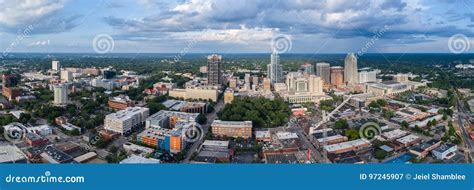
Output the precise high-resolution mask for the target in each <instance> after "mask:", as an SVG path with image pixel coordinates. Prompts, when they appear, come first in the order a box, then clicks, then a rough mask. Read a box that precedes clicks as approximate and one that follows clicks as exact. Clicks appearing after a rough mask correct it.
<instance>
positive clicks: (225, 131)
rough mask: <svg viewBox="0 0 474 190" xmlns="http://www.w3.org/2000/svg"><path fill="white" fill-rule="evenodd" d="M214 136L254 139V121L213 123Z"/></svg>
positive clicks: (218, 121) (215, 121)
mask: <svg viewBox="0 0 474 190" xmlns="http://www.w3.org/2000/svg"><path fill="white" fill-rule="evenodd" d="M211 127H212V134H213V135H214V136H224V137H234V138H238V137H241V138H245V139H247V138H252V121H221V120H214V121H213V122H212V125H211Z"/></svg>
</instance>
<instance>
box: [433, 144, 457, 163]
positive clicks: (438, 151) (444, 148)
mask: <svg viewBox="0 0 474 190" xmlns="http://www.w3.org/2000/svg"><path fill="white" fill-rule="evenodd" d="M457 150H458V146H456V145H453V144H443V145H441V146H439V147H438V148H435V149H434V150H432V151H431V153H433V155H434V156H435V157H436V158H437V159H440V160H446V159H450V158H452V157H453V156H454V155H456V151H457Z"/></svg>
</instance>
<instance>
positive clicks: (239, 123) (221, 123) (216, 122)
mask: <svg viewBox="0 0 474 190" xmlns="http://www.w3.org/2000/svg"><path fill="white" fill-rule="evenodd" d="M211 126H212V127H215V126H219V127H250V128H251V127H252V121H221V120H214V121H213V122H212V125H211Z"/></svg>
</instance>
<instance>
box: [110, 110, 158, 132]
mask: <svg viewBox="0 0 474 190" xmlns="http://www.w3.org/2000/svg"><path fill="white" fill-rule="evenodd" d="M148 115H149V109H148V108H143V107H128V108H127V109H125V110H120V111H118V112H116V113H111V114H109V115H107V116H105V121H104V128H105V129H106V130H108V131H112V132H115V133H119V134H122V135H123V134H127V133H129V132H130V131H131V130H132V128H134V127H136V126H138V125H140V124H142V123H144V122H145V119H146V118H147V117H148Z"/></svg>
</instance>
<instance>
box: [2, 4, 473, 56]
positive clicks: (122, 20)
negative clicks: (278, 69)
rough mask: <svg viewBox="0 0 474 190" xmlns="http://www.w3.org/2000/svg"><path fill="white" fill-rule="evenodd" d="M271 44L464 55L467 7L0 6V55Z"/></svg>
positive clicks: (238, 48) (261, 48)
mask: <svg viewBox="0 0 474 190" xmlns="http://www.w3.org/2000/svg"><path fill="white" fill-rule="evenodd" d="M280 39H283V40H280ZM275 44H278V45H277V46H280V45H281V46H283V51H282V52H281V53H345V52H359V54H360V53H420V52H430V53H453V52H454V53H473V52H474V50H473V49H474V1H472V0H345V1H344V0H176V1H173V0H15V1H12V0H0V51H1V52H3V55H5V54H6V53H7V54H8V53H13V52H43V53H99V54H106V53H182V54H185V53H213V52H215V53H269V52H271V51H272V50H274V48H275ZM453 48H454V49H455V50H457V51H453ZM456 48H457V49H456ZM459 48H460V49H459Z"/></svg>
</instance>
